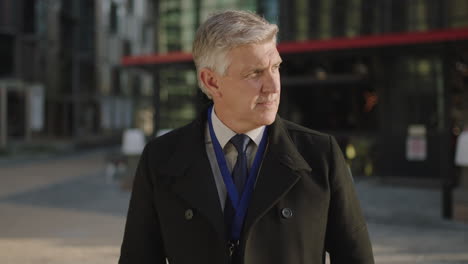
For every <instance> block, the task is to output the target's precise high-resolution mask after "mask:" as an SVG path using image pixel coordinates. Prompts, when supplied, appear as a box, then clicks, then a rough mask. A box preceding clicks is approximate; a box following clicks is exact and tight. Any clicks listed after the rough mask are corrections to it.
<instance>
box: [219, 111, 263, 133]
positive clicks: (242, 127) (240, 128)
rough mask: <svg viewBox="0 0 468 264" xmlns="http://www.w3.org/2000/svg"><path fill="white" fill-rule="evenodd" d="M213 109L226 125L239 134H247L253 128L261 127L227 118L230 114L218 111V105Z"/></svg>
mask: <svg viewBox="0 0 468 264" xmlns="http://www.w3.org/2000/svg"><path fill="white" fill-rule="evenodd" d="M213 111H214V112H215V115H216V116H217V117H218V119H219V120H220V121H221V122H222V123H223V124H224V125H225V126H227V127H228V128H229V129H231V130H232V131H234V132H236V133H237V134H245V133H247V132H249V131H251V130H254V129H256V128H259V127H261V126H257V127H253V126H248V125H246V124H245V123H243V122H242V121H241V120H232V119H231V118H226V116H227V115H228V114H227V113H224V112H223V111H217V110H216V107H213Z"/></svg>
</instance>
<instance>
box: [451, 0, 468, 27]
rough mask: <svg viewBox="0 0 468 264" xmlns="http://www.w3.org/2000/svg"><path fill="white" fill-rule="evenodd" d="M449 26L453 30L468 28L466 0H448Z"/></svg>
mask: <svg viewBox="0 0 468 264" xmlns="http://www.w3.org/2000/svg"><path fill="white" fill-rule="evenodd" d="M447 2H448V3H449V8H448V10H449V12H448V13H449V26H450V27H453V28H460V27H468V0H450V1H447Z"/></svg>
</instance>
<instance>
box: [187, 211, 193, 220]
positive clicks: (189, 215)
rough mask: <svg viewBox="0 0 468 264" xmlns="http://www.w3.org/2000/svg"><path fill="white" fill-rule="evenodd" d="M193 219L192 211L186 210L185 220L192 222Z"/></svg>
mask: <svg viewBox="0 0 468 264" xmlns="http://www.w3.org/2000/svg"><path fill="white" fill-rule="evenodd" d="M192 218H193V210H192V209H187V210H185V220H192Z"/></svg>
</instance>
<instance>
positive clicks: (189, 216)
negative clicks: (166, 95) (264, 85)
mask: <svg viewBox="0 0 468 264" xmlns="http://www.w3.org/2000/svg"><path fill="white" fill-rule="evenodd" d="M205 129H206V114H203V115H201V117H199V118H198V119H196V120H195V121H194V122H192V123H191V124H189V125H187V126H185V127H182V128H179V129H176V130H174V131H172V132H170V133H168V134H166V135H164V136H161V137H159V138H156V139H154V140H152V141H151V142H149V143H148V144H147V146H146V147H145V150H144V151H143V154H142V156H141V159H140V163H139V166H138V169H137V172H136V176H135V181H134V185H133V191H132V196H131V200H130V206H129V210H128V216H127V223H126V227H125V234H124V239H123V243H122V248H121V256H120V260H119V263H120V264H145V263H148V264H150V263H151V264H165V263H166V259H167V260H168V262H169V263H170V264H197V263H200V264H225V263H226V264H227V263H229V261H230V258H229V257H228V250H227V247H226V242H225V241H226V234H225V231H224V223H223V221H224V220H223V213H222V210H221V206H220V202H219V197H218V193H217V189H216V185H215V181H214V177H213V173H212V170H211V167H210V163H209V160H208V156H207V154H206V148H205ZM326 251H327V252H328V253H329V254H330V258H331V263H332V264H337V263H343V264H353V263H356V264H357V263H360V264H371V263H374V259H373V253H372V247H371V244H370V240H369V235H368V231H367V225H366V222H365V220H364V218H363V215H362V212H361V208H360V205H359V202H358V199H357V197H356V194H355V189H354V184H353V180H352V178H351V175H350V173H349V169H348V167H347V165H346V163H345V161H344V158H343V155H342V153H341V151H340V149H339V147H338V145H337V143H336V141H335V140H334V138H333V137H331V136H328V135H325V134H322V133H319V132H315V131H313V130H310V129H307V128H304V127H301V126H299V125H296V124H294V123H291V122H289V121H285V120H283V119H281V118H280V117H279V116H277V118H276V120H275V122H274V123H273V124H272V125H271V126H270V128H269V137H268V145H267V149H266V151H265V155H264V159H263V163H262V166H261V168H260V171H259V174H258V178H257V182H256V185H255V190H254V193H253V195H252V199H251V202H250V205H249V208H248V211H247V215H246V219H245V222H244V227H243V232H242V239H241V241H240V245H239V249H238V256H239V259H238V263H243V264H276V263H278V264H287V263H291V264H318V263H324V258H325V252H326Z"/></svg>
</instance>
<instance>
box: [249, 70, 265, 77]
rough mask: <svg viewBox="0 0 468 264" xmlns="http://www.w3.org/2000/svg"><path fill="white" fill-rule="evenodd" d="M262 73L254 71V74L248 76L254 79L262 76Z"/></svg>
mask: <svg viewBox="0 0 468 264" xmlns="http://www.w3.org/2000/svg"><path fill="white" fill-rule="evenodd" d="M261 73H262V71H260V70H258V71H253V72H252V73H250V74H249V75H248V77H249V78H254V77H257V76H259V75H260V74H261Z"/></svg>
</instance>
